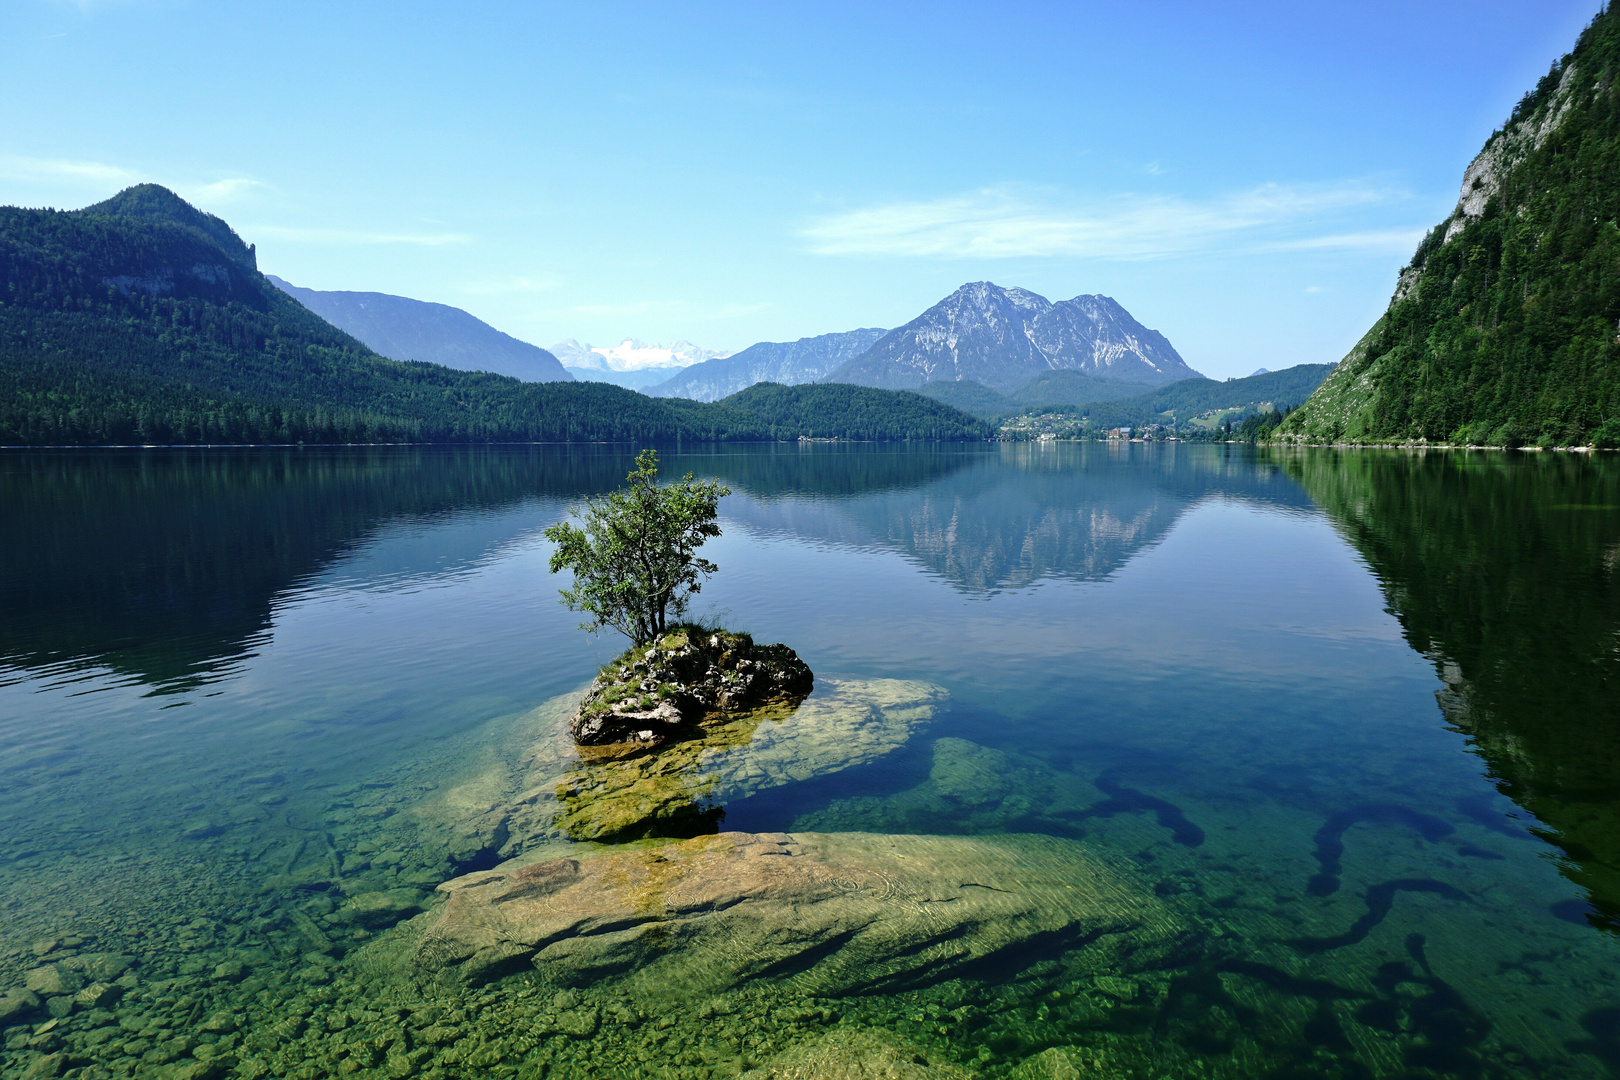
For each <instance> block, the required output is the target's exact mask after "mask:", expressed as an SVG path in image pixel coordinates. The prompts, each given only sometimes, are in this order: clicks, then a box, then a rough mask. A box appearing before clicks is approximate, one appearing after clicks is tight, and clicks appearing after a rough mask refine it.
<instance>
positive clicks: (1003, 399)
mask: <svg viewBox="0 0 1620 1080" xmlns="http://www.w3.org/2000/svg"><path fill="white" fill-rule="evenodd" d="M917 393H919V394H921V395H922V396H923V397H928V398H933V399H934V400H935V401H942V402H944V403H945V404H946V405H949V406H951V408H953V409H961V410H962V411H963V412H966V413H972V414H973V415H974V416H977V417H978V418H979V419H981V420H989V421H992V422H994V421H996V420H999V419H1001V418H1002V417H1003V416H1006V415H1007V414H1009V413H1015V412H1017V411H1018V405H1017V403H1016V402H1014V401H1013V400H1012V399H1011V398H1009V397H1008V396H1007V395H1005V394H1002V393H999V392H997V391H995V390H992V389H990V388H989V387H988V386H985V385H984V384H983V383H978V382H974V381H973V380H972V379H954V380H949V381H943V382H931V383H923V385H922V386H920V387H918V388H917Z"/></svg>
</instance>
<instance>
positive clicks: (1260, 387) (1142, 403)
mask: <svg viewBox="0 0 1620 1080" xmlns="http://www.w3.org/2000/svg"><path fill="white" fill-rule="evenodd" d="M1332 370H1333V365H1332V364H1299V365H1297V366H1295V367H1291V368H1285V369H1284V370H1282V371H1268V372H1266V373H1265V374H1264V375H1250V376H1249V377H1247V378H1244V379H1228V380H1227V381H1225V382H1216V381H1215V380H1214V379H1183V380H1182V381H1181V382H1176V383H1171V384H1170V385H1168V386H1161V387H1160V388H1159V389H1157V390H1155V391H1153V392H1152V393H1150V394H1143V395H1141V396H1140V397H1134V398H1126V399H1125V400H1123V401H1110V402H1102V403H1097V404H1093V405H1089V406H1087V415H1088V416H1089V417H1090V420H1091V425H1092V426H1093V427H1098V428H1104V429H1106V428H1115V427H1127V426H1130V427H1134V426H1139V425H1142V424H1154V423H1178V424H1181V423H1186V422H1187V421H1189V420H1191V419H1192V418H1193V417H1195V416H1198V415H1200V414H1202V413H1207V412H1212V411H1217V410H1221V409H1245V408H1250V407H1256V406H1259V405H1262V404H1270V405H1273V406H1275V407H1277V408H1279V409H1280V408H1285V407H1286V408H1292V407H1293V406H1295V405H1298V404H1299V403H1300V402H1302V401H1304V400H1305V399H1306V398H1308V397H1310V396H1311V393H1312V391H1314V390H1315V389H1316V388H1317V387H1318V386H1320V385H1321V384H1322V380H1323V379H1325V378H1327V374H1328V372H1330V371H1332Z"/></svg>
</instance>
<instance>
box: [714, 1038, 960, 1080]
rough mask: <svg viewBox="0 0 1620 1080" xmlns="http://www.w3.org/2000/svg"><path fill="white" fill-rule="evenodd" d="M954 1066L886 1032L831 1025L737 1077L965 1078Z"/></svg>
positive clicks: (769, 1079)
mask: <svg viewBox="0 0 1620 1080" xmlns="http://www.w3.org/2000/svg"><path fill="white" fill-rule="evenodd" d="M972 1076H974V1074H973V1073H971V1072H969V1071H968V1070H966V1069H963V1068H960V1067H959V1066H956V1065H952V1064H949V1063H943V1062H930V1061H929V1060H928V1058H927V1057H925V1056H924V1055H923V1053H922V1050H921V1048H920V1047H918V1046H917V1045H916V1044H914V1043H910V1042H907V1041H905V1040H903V1039H901V1038H899V1037H898V1036H896V1035H893V1034H891V1033H889V1032H887V1031H878V1030H875V1029H872V1028H865V1029H858V1030H850V1029H844V1028H840V1029H836V1030H833V1031H829V1032H828V1033H827V1034H825V1035H822V1036H820V1037H819V1038H816V1039H812V1040H811V1041H809V1042H807V1043H804V1044H802V1045H799V1046H795V1047H793V1048H792V1049H790V1050H788V1051H786V1052H784V1053H782V1054H779V1055H777V1056H776V1057H774V1058H772V1059H771V1060H770V1061H769V1062H767V1063H766V1064H765V1065H763V1066H761V1067H760V1068H758V1069H754V1070H751V1071H749V1072H745V1073H743V1074H742V1077H741V1080H969V1078H970V1077H972Z"/></svg>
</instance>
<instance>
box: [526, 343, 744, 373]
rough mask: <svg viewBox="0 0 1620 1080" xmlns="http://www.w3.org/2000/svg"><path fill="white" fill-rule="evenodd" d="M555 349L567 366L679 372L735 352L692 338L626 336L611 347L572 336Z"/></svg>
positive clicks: (553, 347)
mask: <svg viewBox="0 0 1620 1080" xmlns="http://www.w3.org/2000/svg"><path fill="white" fill-rule="evenodd" d="M551 351H552V353H554V354H555V355H556V357H557V359H559V360H561V361H562V362H563V364H564V365H565V366H567V367H571V368H587V369H591V370H595V371H647V370H649V369H658V368H667V369H669V370H671V371H678V370H680V369H681V368H686V367H691V366H692V365H693V364H698V363H702V362H703V361H704V360H721V359H724V358H725V357H728V356H730V355H731V353H730V352H729V351H727V350H724V349H705V348H702V347H701V346H698V345H693V344H692V343H691V342H690V341H677V342H674V343H673V344H670V345H658V344H649V343H647V342H645V341H637V340H636V339H635V338H625V339H624V340H623V341H621V342H619V344H617V345H611V346H603V345H590V344H585V345H581V344H580V343H579V342H578V341H575V340H574V339H573V338H569V339H568V340H566V341H560V342H558V343H557V344H556V345H553V346H552V347H551Z"/></svg>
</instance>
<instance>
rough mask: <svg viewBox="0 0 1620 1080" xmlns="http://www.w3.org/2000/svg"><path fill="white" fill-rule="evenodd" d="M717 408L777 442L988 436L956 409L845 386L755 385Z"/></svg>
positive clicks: (912, 397)
mask: <svg viewBox="0 0 1620 1080" xmlns="http://www.w3.org/2000/svg"><path fill="white" fill-rule="evenodd" d="M668 400H678V399H668ZM684 404H685V405H687V406H690V405H695V404H697V402H685V403H684ZM715 404H716V405H717V406H719V407H720V409H721V410H728V411H730V412H731V413H735V414H736V415H737V416H739V417H741V418H746V420H747V421H748V422H750V423H752V424H754V425H756V426H757V427H758V429H759V430H761V431H763V432H764V433H766V435H767V437H769V438H777V439H780V438H797V437H798V436H800V435H804V436H808V437H810V438H836V439H864V440H869V441H875V442H880V441H888V440H895V439H940V440H959V439H987V438H989V437H990V436H991V434H992V432H991V430H990V428H989V426H988V425H986V424H984V423H981V422H980V421H978V420H977V419H975V418H974V417H972V416H969V415H968V414H967V413H965V412H963V411H961V410H960V409H955V408H952V407H950V406H949V405H945V404H942V403H940V402H938V401H935V400H933V399H931V398H927V397H924V396H923V395H921V394H916V393H913V392H911V391H909V390H877V389H874V388H872V387H869V386H854V385H851V384H849V383H807V384H805V385H802V386H782V385H780V384H778V383H757V384H755V385H753V386H750V387H749V388H748V389H746V390H742V391H739V392H737V393H735V394H732V395H731V396H730V397H728V398H722V399H721V400H720V401H718V402H716V403H715Z"/></svg>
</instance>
